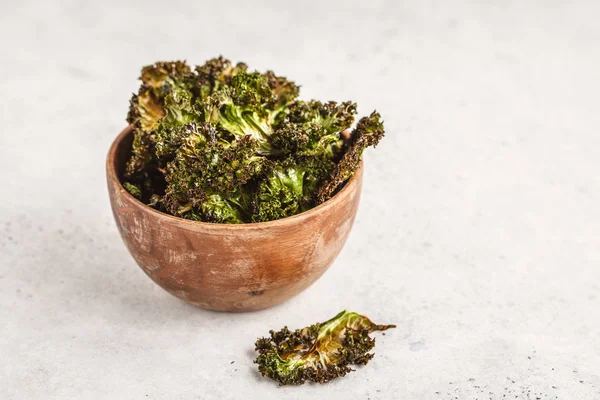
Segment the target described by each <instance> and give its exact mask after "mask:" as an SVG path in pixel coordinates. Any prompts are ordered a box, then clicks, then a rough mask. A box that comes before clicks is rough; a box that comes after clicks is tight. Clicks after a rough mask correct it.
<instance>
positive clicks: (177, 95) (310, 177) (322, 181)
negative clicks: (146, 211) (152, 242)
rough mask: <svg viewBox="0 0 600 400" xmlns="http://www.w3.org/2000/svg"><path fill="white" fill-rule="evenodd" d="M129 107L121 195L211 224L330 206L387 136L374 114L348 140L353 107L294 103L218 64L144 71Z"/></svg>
mask: <svg viewBox="0 0 600 400" xmlns="http://www.w3.org/2000/svg"><path fill="white" fill-rule="evenodd" d="M140 80H141V81H142V84H141V86H140V89H139V90H138V92H137V93H136V94H134V95H133V96H132V98H131V101H130V107H129V113H128V116H127V121H128V122H129V123H130V124H131V125H132V126H133V136H134V138H133V144H132V147H131V157H130V159H129V160H128V161H127V164H126V166H125V174H124V178H125V179H124V180H125V182H124V188H125V189H126V190H127V191H129V193H131V194H132V195H133V196H135V197H136V198H138V199H139V200H140V201H142V202H144V203H146V204H148V205H150V206H151V207H154V208H156V209H158V210H161V211H163V212H167V213H169V214H172V215H176V216H180V217H183V218H188V219H192V220H198V221H204V222H215V223H245V222H264V221H271V220H274V219H279V218H285V217H289V216H292V215H295V214H297V213H300V212H303V211H306V210H308V209H310V208H312V207H314V206H316V205H318V204H320V203H322V202H324V201H326V200H327V199H328V198H330V197H331V196H333V195H334V194H335V193H336V191H337V190H338V189H339V188H340V187H341V186H342V185H343V183H344V182H345V181H346V180H347V179H348V178H349V177H350V176H351V175H352V174H353V173H354V171H355V170H356V169H357V168H358V166H359V162H360V157H361V154H362V151H363V150H364V148H365V147H367V146H371V145H374V144H376V143H377V142H378V141H379V139H380V138H381V136H383V128H382V126H381V123H380V122H379V116H378V114H377V115H375V114H373V115H371V117H369V118H363V119H362V120H361V121H360V122H359V124H358V126H357V127H356V129H355V130H354V131H353V133H352V135H351V137H350V140H349V141H346V142H345V141H344V139H345V138H344V133H345V132H347V130H348V129H349V128H350V127H351V125H352V124H353V122H354V116H355V114H356V104H354V103H352V102H343V103H336V102H327V103H322V102H319V101H314V100H312V101H302V100H298V95H299V87H298V86H297V85H296V84H295V83H294V82H292V81H290V80H288V79H286V78H284V77H281V76H278V75H275V73H273V72H272V71H267V72H265V73H259V72H251V71H248V67H247V66H246V64H244V63H238V64H235V65H234V64H232V63H231V62H230V61H229V60H227V59H225V58H223V57H218V58H214V59H212V60H209V61H207V62H206V63H205V64H204V65H200V66H196V67H194V68H190V67H189V66H188V65H187V64H186V63H185V62H184V61H174V62H157V63H155V64H153V65H149V66H146V67H144V68H143V69H142V72H141V76H140Z"/></svg>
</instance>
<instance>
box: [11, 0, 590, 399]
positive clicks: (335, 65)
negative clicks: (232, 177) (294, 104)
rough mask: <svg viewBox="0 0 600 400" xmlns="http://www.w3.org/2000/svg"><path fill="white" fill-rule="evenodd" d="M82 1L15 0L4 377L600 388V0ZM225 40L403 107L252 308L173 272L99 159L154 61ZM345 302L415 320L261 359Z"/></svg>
mask: <svg viewBox="0 0 600 400" xmlns="http://www.w3.org/2000/svg"><path fill="white" fill-rule="evenodd" d="M17 3H18V4H17ZM84 3H88V2H77V1H72V2H56V1H39V2H36V3H32V2H25V1H24V2H2V3H1V4H0V37H1V38H2V39H1V40H2V55H1V59H2V62H1V64H0V65H1V66H0V72H1V73H0V110H1V112H0V132H1V142H0V182H2V189H0V192H1V195H0V221H1V223H0V388H1V392H2V395H1V396H0V397H2V398H3V399H161V400H162V399H213V398H214V399H236V398H251V399H254V398H264V399H271V398H273V399H283V398H285V399H307V398H321V399H349V398H350V399H488V398H490V399H502V398H505V397H509V398H519V399H524V398H525V399H536V398H541V399H555V398H558V399H577V400H582V399H584V400H585V399H599V398H600V376H599V373H600V310H599V306H600V268H599V267H600V207H599V201H600V173H599V172H600V136H599V135H598V131H599V128H600V113H599V112H598V109H599V105H600V100H599V93H600V68H598V66H599V65H600V27H599V25H598V23H597V16H598V15H599V13H600V6H599V5H598V3H597V2H591V1H590V2H588V3H584V2H579V3H575V2H560V1H557V2H541V1H540V2H534V1H521V2H513V3H512V4H505V3H508V2H500V1H497V2H496V1H494V2H469V3H462V2H435V1H434V2H404V3H398V2H392V1H389V2H382V1H368V2H364V1H360V2H359V1H356V2H348V1H344V2H339V3H336V4H334V3H332V2H324V1H299V2H288V3H284V2H272V3H268V2H263V1H260V2H232V1H229V2H194V3H193V4H188V5H184V4H183V3H181V4H180V3H179V2H177V1H169V2H164V1H162V2H159V1H144V2H138V3H136V4H133V3H128V2H125V1H107V2H93V3H89V4H84ZM484 3H485V4H484ZM220 53H221V54H224V55H225V56H227V57H229V58H231V59H233V60H244V61H246V62H247V63H248V64H249V65H250V66H251V67H253V68H257V69H261V70H262V69H265V68H272V69H274V70H275V71H277V72H278V73H280V74H283V75H287V76H290V77H293V78H294V79H295V80H296V81H298V82H300V83H301V84H302V85H303V89H302V90H303V97H306V98H310V97H315V98H319V99H335V100H345V99H353V100H355V101H357V102H358V103H359V107H360V110H359V111H360V112H361V113H362V114H366V113H368V112H370V111H371V110H372V109H374V108H377V109H378V110H379V111H380V112H381V113H382V114H383V116H384V118H385V122H386V127H387V137H386V138H385V139H384V140H383V141H382V143H381V144H380V146H379V147H378V148H377V149H376V150H374V151H369V152H368V154H367V155H366V166H367V171H366V182H365V188H364V193H363V200H362V204H361V208H360V211H359V216H358V220H357V221H356V225H355V226H354V230H353V233H352V235H351V238H350V239H349V242H348V243H347V245H346V248H345V249H344V251H343V252H342V254H341V256H340V257H339V259H338V260H337V261H336V263H335V264H334V265H333V266H332V268H331V269H330V270H329V271H328V272H327V273H326V274H325V275H324V276H323V278H322V279H321V280H320V281H319V282H318V283H316V284H315V285H314V286H312V287H311V288H310V289H309V290H307V291H306V292H305V293H303V294H302V295H300V296H298V297H297V298H295V299H293V300H291V301H289V302H288V303H286V304H283V305H281V306H279V307H276V308H273V309H270V310H266V311H262V312H256V313H251V314H240V315H233V314H220V313H213V312H206V311H202V310H199V309H195V308H193V307H191V306H188V305H186V304H184V303H182V302H180V301H178V300H177V299H175V298H173V297H170V296H169V295H168V294H167V293H165V292H163V291H162V290H161V289H160V288H158V287H157V286H156V285H154V284H153V283H152V282H151V281H150V280H149V279H148V278H147V277H146V276H144V274H143V273H142V272H141V270H140V269H138V267H137V266H136V265H135V263H134V261H133V260H132V258H131V257H130V256H129V254H128V253H127V251H126V249H125V247H124V245H123V244H122V242H121V239H120V238H119V236H118V233H117V229H116V227H115V225H114V223H113V219H112V216H111V213H110V209H109V204H108V199H107V191H106V188H105V182H104V157H105V154H106V150H107V148H108V146H109V144H110V142H111V141H112V139H113V138H114V137H115V135H116V134H117V132H118V131H120V130H121V129H122V128H123V127H124V126H125V121H124V118H125V114H126V111H127V105H128V99H129V96H130V93H131V92H132V91H134V90H136V87H137V85H138V82H137V81H136V78H137V76H138V72H139V68H140V66H141V65H144V64H148V63H151V62H153V61H155V60H157V59H176V58H186V59H187V60H188V61H190V62H192V63H202V62H203V61H204V60H206V59H207V58H210V57H213V56H215V55H217V54H220ZM344 308H348V309H351V310H355V311H358V312H362V313H365V314H367V315H369V316H371V317H372V318H373V319H374V320H375V321H378V322H381V323H396V324H398V328H397V329H396V330H393V331H390V332H389V333H387V334H386V336H382V335H378V336H377V347H376V356H375V358H374V359H373V360H372V362H371V364H370V365H369V366H367V367H365V368H357V371H356V372H354V373H352V374H350V375H348V376H347V377H346V378H344V379H340V380H338V381H336V382H333V383H331V384H329V385H324V386H319V385H305V386H303V387H290V388H279V387H277V386H276V385H275V384H273V382H271V381H268V380H266V379H263V378H261V377H260V376H259V375H258V374H257V372H256V369H255V366H254V365H253V364H252V360H253V358H254V356H255V355H254V351H253V343H254V340H255V339H256V337H257V336H261V335H263V334H266V333H267V331H268V330H269V329H270V328H280V327H282V326H283V325H286V324H287V325H289V326H290V327H300V326H303V325H305V324H309V323H312V322H315V321H318V320H324V319H327V318H328V317H330V316H332V315H334V314H335V313H336V312H338V311H340V310H341V309H344ZM517 396H518V397H517ZM527 396H529V397H527Z"/></svg>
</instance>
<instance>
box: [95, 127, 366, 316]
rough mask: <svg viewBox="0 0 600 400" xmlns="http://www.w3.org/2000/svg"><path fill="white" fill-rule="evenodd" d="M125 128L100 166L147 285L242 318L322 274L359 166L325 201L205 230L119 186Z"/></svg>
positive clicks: (358, 181) (345, 224)
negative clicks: (262, 219)
mask: <svg viewBox="0 0 600 400" xmlns="http://www.w3.org/2000/svg"><path fill="white" fill-rule="evenodd" d="M132 140H133V134H132V127H128V128H126V129H125V130H124V131H123V132H121V133H120V134H119V136H118V137H117V138H116V139H115V141H114V142H113V144H112V146H111V147H110V150H109V152H108V157H107V160H106V177H107V181H108V192H109V195H110V203H111V206H112V211H113V215H114V217H115V220H116V222H117V226H118V228H119V231H120V233H121V237H122V238H123V241H124V242H125V245H126V246H127V248H128V249H129V251H130V252H131V255H132V256H133V258H134V259H135V261H136V262H137V263H138V265H139V266H140V267H141V268H142V270H143V271H144V272H145V273H146V275H148V276H149V277H150V278H151V279H152V280H153V281H154V282H156V283H157V284H158V285H159V286H160V287H162V288H163V289H165V290H167V291H168V292H169V293H171V294H172V295H174V296H177V297H179V298H180V299H182V300H184V301H186V302H188V303H190V304H194V305H196V306H198V307H201V308H205V309H210V310H221V311H250V310H259V309H262V308H267V307H271V306H273V305H276V304H279V303H282V302H284V301H286V300H288V299H290V298H292V297H293V296H295V295H297V294H298V293H300V292H301V291H302V290H304V289H306V288H307V287H308V286H310V285H311V284H312V283H313V282H315V281H316V280H317V279H318V278H319V277H320V276H321V275H322V274H323V273H324V272H325V271H326V270H327V268H329V266H330V265H331V263H333V260H334V259H335V258H336V256H337V255H338V253H339V252H340V250H341V249H342V247H343V246H344V243H345V242H346V238H347V237H348V234H349V233H350V229H351V228H352V224H353V222H354V217H355V216H356V211H357V209H358V203H359V200H360V191H361V187H362V175H363V174H362V164H361V167H360V168H359V169H358V170H357V171H356V173H355V174H354V176H353V177H352V178H351V179H350V180H349V181H348V182H347V183H346V185H345V186H344V187H343V188H342V190H340V191H339V192H338V193H337V194H336V195H335V196H334V197H333V198H331V199H330V200H328V201H327V202H325V203H323V204H321V205H319V206H318V207H315V208H313V209H311V210H308V211H306V212H303V213H301V214H298V215H294V216H292V217H289V218H284V219H280V220H276V221H270V222H261V223H252V224H237V225H236V224H213V223H206V222H197V221H190V220H186V219H183V218H178V217H174V216H172V215H168V214H165V213H162V212H160V211H157V210H155V209H153V208H151V207H149V206H147V205H145V204H143V203H142V202H140V201H139V200H137V199H136V198H135V197H133V196H132V195H130V194H129V192H127V191H126V190H125V189H124V188H123V186H122V185H121V178H122V176H123V170H124V165H125V162H126V160H127V159H128V157H129V155H130V150H131V143H132Z"/></svg>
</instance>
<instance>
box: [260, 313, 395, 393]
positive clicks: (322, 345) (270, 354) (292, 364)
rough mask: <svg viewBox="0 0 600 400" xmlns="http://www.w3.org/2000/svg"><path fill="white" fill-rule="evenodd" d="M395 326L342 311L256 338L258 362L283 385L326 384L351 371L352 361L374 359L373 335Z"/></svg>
mask: <svg viewBox="0 0 600 400" xmlns="http://www.w3.org/2000/svg"><path fill="white" fill-rule="evenodd" d="M395 327H396V326H395V325H377V324H374V323H373V322H371V320H370V319H368V318H367V317H365V316H363V315H360V314H357V313H355V312H351V311H342V312H340V313H339V314H338V315H336V316H335V317H333V318H332V319H330V320H328V321H325V322H322V323H317V324H314V325H311V326H308V327H306V328H303V329H297V330H295V331H290V330H289V329H288V328H287V327H284V328H283V329H282V330H280V331H278V332H276V331H270V332H269V333H270V337H268V338H264V337H263V338H259V339H258V340H257V341H256V344H255V350H256V351H257V352H258V353H259V355H258V357H257V358H256V360H255V361H254V362H255V363H256V364H258V371H259V372H260V373H261V374H262V375H263V376H266V377H269V378H271V379H274V380H276V381H278V382H279V384H280V385H297V384H302V383H304V382H305V381H313V382H318V383H325V382H328V381H330V380H332V379H335V378H337V377H341V376H344V375H346V374H347V373H348V372H351V371H352V369H351V368H350V366H351V365H352V364H367V363H368V362H369V360H370V359H372V358H373V354H372V353H369V351H370V350H371V349H372V348H373V347H374V346H375V339H372V338H371V337H369V334H370V333H371V332H373V331H383V330H386V329H389V328H395Z"/></svg>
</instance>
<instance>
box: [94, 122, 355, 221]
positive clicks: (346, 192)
mask: <svg viewBox="0 0 600 400" xmlns="http://www.w3.org/2000/svg"><path fill="white" fill-rule="evenodd" d="M133 130H134V129H133V125H129V126H127V127H126V128H125V129H123V130H122V131H121V132H120V133H119V134H118V135H117V137H116V138H115V139H114V140H113V142H112V143H111V145H110V148H109V150H108V154H107V156H106V175H107V179H108V181H109V183H111V184H113V187H116V188H118V190H119V191H120V194H121V196H125V197H126V198H127V199H128V200H130V201H133V204H135V205H136V206H138V207H139V208H141V209H143V210H145V211H147V212H149V213H150V214H153V215H155V216H156V217H157V218H159V219H162V220H165V221H169V222H174V223H178V224H182V225H184V226H188V227H190V228H191V227H202V228H209V229H227V230H230V229H248V228H250V229H256V228H258V229H262V228H269V227H275V226H282V225H290V224H297V223H300V222H301V221H303V220H305V219H307V218H310V217H312V216H314V215H316V214H320V213H324V212H326V211H327V210H329V209H331V208H332V207H335V206H336V205H338V204H340V203H341V202H343V201H344V200H345V199H347V198H348V197H349V196H350V194H351V193H352V192H353V189H354V188H355V187H356V186H357V185H359V183H360V181H361V178H362V175H363V161H362V160H361V161H360V164H359V166H358V169H357V170H356V171H355V172H354V174H353V175H352V176H351V177H350V178H349V179H348V180H347V181H346V183H345V184H344V187H342V189H341V190H340V191H339V192H337V193H336V194H335V195H334V196H332V197H331V198H330V199H328V200H327V201H325V202H323V203H321V204H319V205H318V206H316V207H313V208H311V209H310V210H307V211H303V212H301V213H299V214H295V215H292V216H290V217H285V218H280V219H276V220H273V221H266V222H248V223H243V224H221V223H217V222H203V221H193V220H189V219H186V218H181V217H177V216H175V215H171V214H167V213H164V212H162V211H159V210H156V209H155V208H152V207H150V206H149V205H147V204H145V203H143V202H142V201H140V200H138V199H137V198H135V197H134V196H133V195H132V194H131V193H129V192H128V191H127V190H126V189H125V188H124V187H123V182H121V179H119V175H118V173H117V169H116V167H117V166H116V163H117V159H116V158H117V157H116V155H117V150H118V148H119V146H120V144H121V143H122V142H123V140H125V138H126V137H127V136H128V135H132V134H133ZM359 189H360V187H359Z"/></svg>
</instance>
